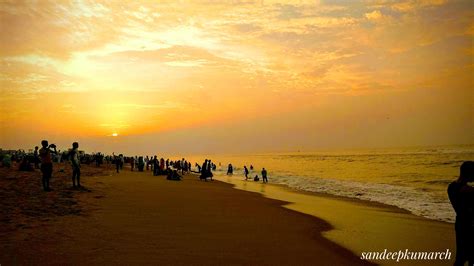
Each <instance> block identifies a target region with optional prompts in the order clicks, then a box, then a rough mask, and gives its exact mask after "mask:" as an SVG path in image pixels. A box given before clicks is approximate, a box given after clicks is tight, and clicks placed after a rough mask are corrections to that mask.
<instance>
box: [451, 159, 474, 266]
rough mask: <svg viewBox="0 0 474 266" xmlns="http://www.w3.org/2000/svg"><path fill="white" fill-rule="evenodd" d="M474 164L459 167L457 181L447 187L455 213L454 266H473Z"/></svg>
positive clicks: (467, 162) (467, 163)
mask: <svg viewBox="0 0 474 266" xmlns="http://www.w3.org/2000/svg"><path fill="white" fill-rule="evenodd" d="M470 182H474V162H473V161H466V162H464V163H463V164H462V165H461V169H460V175H459V178H458V180H456V181H454V182H452V183H451V184H449V186H448V196H449V200H450V201H451V204H452V205H453V208H454V211H455V212H456V222H455V224H454V229H455V231H456V260H455V262H454V265H455V266H458V265H459V266H460V265H464V263H465V262H466V261H468V262H469V265H474V187H472V186H470V185H469V184H468V183H470Z"/></svg>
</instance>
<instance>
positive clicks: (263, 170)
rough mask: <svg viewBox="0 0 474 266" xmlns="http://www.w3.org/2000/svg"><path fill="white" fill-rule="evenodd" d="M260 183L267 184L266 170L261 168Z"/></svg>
mask: <svg viewBox="0 0 474 266" xmlns="http://www.w3.org/2000/svg"><path fill="white" fill-rule="evenodd" d="M262 181H263V183H268V178H267V170H265V168H262Z"/></svg>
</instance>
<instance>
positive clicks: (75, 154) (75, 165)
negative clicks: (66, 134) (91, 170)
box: [69, 142, 81, 188]
mask: <svg viewBox="0 0 474 266" xmlns="http://www.w3.org/2000/svg"><path fill="white" fill-rule="evenodd" d="M78 148H79V143H77V142H74V143H73V144H72V150H71V151H70V152H69V160H71V165H72V187H74V188H75V187H76V181H77V187H78V188H79V187H81V162H80V161H79V151H78Z"/></svg>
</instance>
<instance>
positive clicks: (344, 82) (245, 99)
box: [0, 0, 474, 155]
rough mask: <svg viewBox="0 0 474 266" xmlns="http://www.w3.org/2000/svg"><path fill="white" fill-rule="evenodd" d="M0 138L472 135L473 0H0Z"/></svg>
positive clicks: (93, 145)
mask: <svg viewBox="0 0 474 266" xmlns="http://www.w3.org/2000/svg"><path fill="white" fill-rule="evenodd" d="M0 32H1V34H0V39H1V40H0V90H1V91H0V92H1V93H0V114H1V115H0V129H1V132H0V147H1V148H3V149H17V148H23V149H26V150H28V149H31V148H33V147H34V146H36V145H39V144H40V142H41V140H42V139H47V140H49V141H50V143H56V144H57V145H58V146H60V147H69V146H71V143H72V142H73V141H79V144H80V148H81V149H84V150H86V151H88V152H95V151H103V152H107V153H111V152H116V153H125V154H130V155H133V154H143V153H147V154H163V153H166V154H193V153H199V154H202V153H210V154H216V153H241V152H247V153H254V152H277V151H282V152H284V151H297V150H301V151H313V150H319V149H336V148H337V149H345V148H347V149H348V148H365V147H366V148H373V147H399V146H402V147H404V146H424V145H447V144H472V143H473V136H474V113H473V112H474V108H473V102H474V95H473V92H474V90H473V87H474V86H473V85H474V84H473V77H472V76H473V73H474V71H473V58H474V57H473V55H474V45H473V35H474V4H473V2H472V1H448V0H418V1H415V0H405V1H386V0H375V1H362V0H361V1H343V0H334V1H329V0H328V1H323V0H320V1H169V2H167V1H162V2H161V1H160V2H158V1H103V2H102V1H96V2H92V1H91V2H89V1H74V2H73V3H71V2H69V1H68V2H66V1H56V3H54V2H53V1H51V2H50V1H25V2H24V1H1V3H0Z"/></svg>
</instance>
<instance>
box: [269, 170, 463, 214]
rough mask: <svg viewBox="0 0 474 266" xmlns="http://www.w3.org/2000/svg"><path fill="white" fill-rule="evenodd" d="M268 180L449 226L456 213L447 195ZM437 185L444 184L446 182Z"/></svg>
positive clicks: (297, 178) (313, 180) (368, 185)
mask: <svg viewBox="0 0 474 266" xmlns="http://www.w3.org/2000/svg"><path fill="white" fill-rule="evenodd" d="M270 177H271V182H272V183H276V184H279V185H286V186H288V187H290V188H293V189H297V190H302V191H308V192H318V193H326V194H331V195H336V196H342V197H348V198H356V199H361V200H366V201H373V202H378V203H383V204H387V205H392V206H396V207H399V208H401V209H404V210H407V211H409V212H411V213H413V214H414V215H418V216H421V217H425V218H428V219H433V220H439V221H444V222H449V223H454V221H455V213H454V211H453V208H452V207H451V204H450V203H449V200H448V198H447V196H446V195H444V194H443V195H440V193H436V192H433V191H428V190H426V189H421V188H414V187H406V186H397V185H393V184H382V183H368V182H357V181H348V180H337V179H329V178H309V177H301V176H290V175H271V176H270ZM433 182H434V181H433ZM440 182H442V183H443V184H446V182H447V180H442V181H440Z"/></svg>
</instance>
